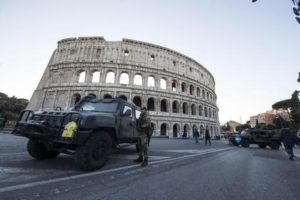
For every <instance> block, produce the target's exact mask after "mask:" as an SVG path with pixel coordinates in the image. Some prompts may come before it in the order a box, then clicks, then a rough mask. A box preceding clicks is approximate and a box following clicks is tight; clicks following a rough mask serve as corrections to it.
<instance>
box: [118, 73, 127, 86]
mask: <svg viewBox="0 0 300 200" xmlns="http://www.w3.org/2000/svg"><path fill="white" fill-rule="evenodd" d="M120 84H129V75H128V73H127V72H122V73H121V76H120Z"/></svg>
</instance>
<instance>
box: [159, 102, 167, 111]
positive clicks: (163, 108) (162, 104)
mask: <svg viewBox="0 0 300 200" xmlns="http://www.w3.org/2000/svg"><path fill="white" fill-rule="evenodd" d="M160 111H161V112H168V107H167V100H166V99H163V100H161V101H160Z"/></svg>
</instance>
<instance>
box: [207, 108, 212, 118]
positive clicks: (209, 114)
mask: <svg viewBox="0 0 300 200" xmlns="http://www.w3.org/2000/svg"><path fill="white" fill-rule="evenodd" d="M208 116H209V117H210V118H211V109H210V108H208Z"/></svg>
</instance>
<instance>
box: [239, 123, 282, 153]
mask: <svg viewBox="0 0 300 200" xmlns="http://www.w3.org/2000/svg"><path fill="white" fill-rule="evenodd" d="M250 144H257V145H258V146H259V147H260V148H265V147H266V146H270V148H271V149H279V147H280V145H281V141H280V133H279V132H278V130H263V129H255V128H249V129H245V130H243V131H242V133H241V145H242V147H249V146H250Z"/></svg>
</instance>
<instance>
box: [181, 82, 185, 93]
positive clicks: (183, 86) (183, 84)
mask: <svg viewBox="0 0 300 200" xmlns="http://www.w3.org/2000/svg"><path fill="white" fill-rule="evenodd" d="M185 91H186V84H185V83H181V92H185Z"/></svg>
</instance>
